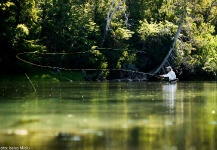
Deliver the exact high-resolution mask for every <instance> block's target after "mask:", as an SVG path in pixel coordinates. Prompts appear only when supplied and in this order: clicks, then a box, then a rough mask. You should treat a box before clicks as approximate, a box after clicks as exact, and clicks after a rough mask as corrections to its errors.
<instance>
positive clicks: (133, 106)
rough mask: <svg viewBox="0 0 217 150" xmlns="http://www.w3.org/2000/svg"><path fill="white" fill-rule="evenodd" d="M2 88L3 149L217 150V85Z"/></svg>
mask: <svg viewBox="0 0 217 150" xmlns="http://www.w3.org/2000/svg"><path fill="white" fill-rule="evenodd" d="M34 85H35V87H36V89H37V92H34V90H33V88H32V87H31V85H30V83H29V82H16V83H14V82H13V83H12V82H11V83H10V82H4V83H3V82H2V83H0V150H2V149H19V150H21V149H31V150H33V149H35V150H152V149H153V150H185V149H186V150H198V149H199V150H215V149H217V142H216V141H217V83H216V82H186V83H182V82H179V83H178V84H176V85H170V84H166V83H160V82H127V83H123V82H118V83H112V82H65V83H49V82H41V83H34Z"/></svg>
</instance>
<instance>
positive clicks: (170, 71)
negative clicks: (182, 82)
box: [160, 66, 177, 82]
mask: <svg viewBox="0 0 217 150" xmlns="http://www.w3.org/2000/svg"><path fill="white" fill-rule="evenodd" d="M166 68H167V71H168V73H167V74H163V75H160V77H161V78H169V82H172V81H177V78H176V74H175V72H174V71H173V69H172V67H171V66H168V67H166Z"/></svg>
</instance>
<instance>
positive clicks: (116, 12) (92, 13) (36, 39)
mask: <svg viewBox="0 0 217 150" xmlns="http://www.w3.org/2000/svg"><path fill="white" fill-rule="evenodd" d="M0 17H1V19H0V24H1V26H0V45H1V47H2V51H1V55H0V67H1V68H2V70H1V72H10V71H11V72H12V71H14V72H23V71H25V72H28V71H30V69H31V68H30V67H29V66H28V65H26V64H24V63H22V62H19V61H18V60H17V59H16V58H15V56H16V54H18V53H22V52H38V53H40V52H42V53H44V52H49V53H63V55H55V56H52V55H51V56H49V57H46V58H45V57H44V56H43V55H39V54H38V53H35V54H34V55H31V54H28V55H26V56H25V58H26V59H28V60H31V61H33V62H35V63H39V64H40V65H41V66H43V65H49V66H51V67H52V65H55V66H59V67H63V68H71V69H73V68H74V69H75V68H77V69H82V68H95V69H102V70H103V69H121V68H126V66H129V65H133V66H135V68H136V69H138V70H139V71H144V72H147V71H150V70H151V69H153V68H156V67H157V66H158V65H159V64H160V63H161V62H162V60H163V59H164V57H165V55H166V54H167V52H168V51H169V49H170V47H171V45H172V41H173V38H174V35H175V32H176V30H177V27H178V26H179V24H180V23H181V22H182V24H183V28H182V32H181V34H180V38H179V40H178V41H177V43H176V49H177V51H176V55H177V59H176V62H174V64H175V65H176V67H177V68H180V67H182V69H184V70H187V73H188V74H189V73H195V74H196V73H197V72H201V73H207V74H209V75H210V74H211V75H212V76H216V73H217V68H216V66H217V65H216V63H217V44H216V43H217V35H216V34H217V30H216V29H217V21H216V20H217V18H216V17H217V5H216V1H215V0H188V1H187V0H137V1H134V0H116V1H115V0H85V1H83V0H44V1H42V0H28V1H27V0H2V1H1V2H0ZM94 46H95V48H94ZM103 47H104V48H105V50H102V49H100V48H103ZM98 48H99V49H98ZM114 49H116V50H114ZM129 50H138V51H140V52H134V53H133V52H131V51H129ZM80 52H83V53H80ZM14 66H15V68H16V69H15V70H14V69H13V68H14ZM31 70H32V69H31ZM100 74H102V76H103V78H106V76H108V75H109V72H108V71H103V73H102V72H100Z"/></svg>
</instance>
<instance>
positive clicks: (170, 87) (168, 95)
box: [162, 84, 177, 113]
mask: <svg viewBox="0 0 217 150" xmlns="http://www.w3.org/2000/svg"><path fill="white" fill-rule="evenodd" d="M176 90H177V84H163V85H162V91H163V98H164V99H165V102H166V106H167V107H168V108H169V112H170V113H174V109H175V100H176Z"/></svg>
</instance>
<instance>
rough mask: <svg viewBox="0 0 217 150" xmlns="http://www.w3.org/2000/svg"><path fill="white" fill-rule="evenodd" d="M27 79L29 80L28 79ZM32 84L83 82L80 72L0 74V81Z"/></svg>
mask: <svg viewBox="0 0 217 150" xmlns="http://www.w3.org/2000/svg"><path fill="white" fill-rule="evenodd" d="M28 78H29V79H28ZM28 80H31V81H33V82H39V81H48V82H49V81H51V82H62V81H69V82H73V81H84V80H85V79H84V77H83V75H82V73H81V71H73V72H71V71H70V72H69V71H61V72H60V71H39V72H32V73H25V72H23V73H19V74H11V73H10V74H6V73H1V74H0V81H1V82H3V81H28Z"/></svg>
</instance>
